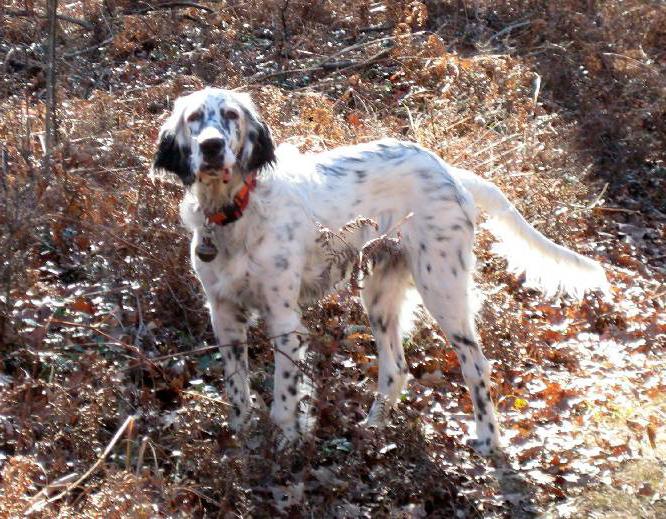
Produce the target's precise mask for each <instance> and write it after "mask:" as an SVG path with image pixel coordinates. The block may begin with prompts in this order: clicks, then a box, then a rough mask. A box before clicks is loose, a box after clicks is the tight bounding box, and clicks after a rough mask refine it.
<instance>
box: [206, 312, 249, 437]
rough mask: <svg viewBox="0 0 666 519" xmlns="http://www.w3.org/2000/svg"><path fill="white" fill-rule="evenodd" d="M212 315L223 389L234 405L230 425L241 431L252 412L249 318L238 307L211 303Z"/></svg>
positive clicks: (230, 415) (230, 414)
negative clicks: (221, 365)
mask: <svg viewBox="0 0 666 519" xmlns="http://www.w3.org/2000/svg"><path fill="white" fill-rule="evenodd" d="M210 315H211V321H212V323H213V330H214V331H215V336H216V337H217V340H218V343H219V345H220V351H221V354H222V363H223V365H224V385H225V388H226V390H227V397H228V398H229V400H230V401H231V405H232V409H231V412H230V413H229V425H230V426H231V428H232V429H233V430H234V431H238V430H239V429H240V428H241V427H242V426H243V424H244V423H245V421H246V420H247V417H248V413H249V410H250V384H249V381H248V365H247V323H246V318H245V315H244V313H243V312H242V311H241V309H240V308H238V306H237V305H235V304H233V303H230V302H227V301H220V300H215V301H212V302H211V303H210Z"/></svg>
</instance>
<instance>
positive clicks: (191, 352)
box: [150, 330, 319, 362]
mask: <svg viewBox="0 0 666 519" xmlns="http://www.w3.org/2000/svg"><path fill="white" fill-rule="evenodd" d="M295 333H297V334H299V335H309V336H313V337H318V336H319V335H318V334H317V335H315V334H313V333H309V332H299V331H296V330H294V331H292V332H287V333H281V334H279V335H275V336H272V337H268V340H269V341H274V340H275V339H278V338H279V337H282V336H283V335H292V334H295ZM249 344H250V341H236V342H230V343H227V344H215V345H213V346H202V347H201V348H195V349H193V350H188V351H178V352H176V353H168V354H166V355H160V356H159V357H152V358H151V359H150V360H151V361H153V362H155V361H159V360H167V359H175V358H176V357H187V356H190V355H200V354H201V353H206V352H207V351H213V350H217V349H220V348H231V347H232V346H242V345H249Z"/></svg>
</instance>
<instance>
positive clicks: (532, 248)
mask: <svg viewBox="0 0 666 519" xmlns="http://www.w3.org/2000/svg"><path fill="white" fill-rule="evenodd" d="M449 167H451V166H449ZM452 169H454V171H455V173H456V176H457V178H459V179H460V181H461V182H462V184H463V185H464V186H465V188H466V189H467V190H468V191H469V192H470V193H471V194H472V196H473V197H474V201H475V202H476V204H477V206H478V207H480V208H481V209H483V210H484V211H485V212H486V213H488V216H489V219H488V222H487V223H486V224H485V227H486V228H488V230H490V232H492V233H493V234H494V235H495V237H496V238H498V240H499V242H498V243H496V244H495V245H494V246H493V252H495V253H497V254H499V255H501V256H503V257H505V258H506V260H507V261H508V269H509V271H511V272H512V273H515V274H521V273H523V272H524V273H525V277H526V280H525V284H526V285H527V286H530V287H534V288H538V289H540V290H542V291H543V292H544V293H545V294H546V295H547V296H550V295H554V294H556V293H558V292H565V293H567V294H570V295H572V296H574V297H577V298H581V297H582V296H583V294H584V293H585V291H586V290H595V289H598V290H601V291H602V292H604V293H605V294H608V293H609V286H608V281H607V279H606V274H605V273H604V270H603V268H602V267H601V265H599V263H597V262H596V261H593V260H591V259H589V258H586V257H584V256H581V255H580V254H577V253H575V252H573V251H572V250H569V249H567V248H565V247H562V246H560V245H557V244H556V243H553V242H552V241H550V240H549V239H548V238H546V237H545V236H544V235H543V234H541V233H540V232H539V231H537V230H536V229H535V228H534V227H532V226H531V225H530V224H529V223H528V222H527V221H526V220H525V218H523V216H522V215H521V214H520V213H519V212H518V210H517V209H516V208H515V207H514V206H513V204H512V203H511V202H509V200H507V198H506V196H504V193H502V191H501V190H500V189H499V188H498V187H497V186H496V185H495V184H493V183H491V182H488V181H487V180H484V179H482V178H481V177H479V176H478V175H475V174H474V173H471V172H469V171H466V170H462V169H459V168H452Z"/></svg>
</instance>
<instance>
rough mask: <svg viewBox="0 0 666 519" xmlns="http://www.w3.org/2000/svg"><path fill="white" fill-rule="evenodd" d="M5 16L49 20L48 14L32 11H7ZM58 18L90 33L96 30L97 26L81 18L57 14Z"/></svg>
mask: <svg viewBox="0 0 666 519" xmlns="http://www.w3.org/2000/svg"><path fill="white" fill-rule="evenodd" d="M5 14H6V15H7V16H13V17H15V18H30V17H33V16H35V17H37V18H47V19H48V14H40V13H35V12H30V11H13V10H11V9H10V10H7V11H5ZM56 18H57V19H58V20H62V21H63V22H69V23H73V24H75V25H78V26H80V27H83V28H84V29H88V30H89V31H92V30H94V29H95V26H94V25H93V24H92V23H90V22H88V21H86V20H81V19H80V18H74V17H73V16H67V15H66V14H57V15H56Z"/></svg>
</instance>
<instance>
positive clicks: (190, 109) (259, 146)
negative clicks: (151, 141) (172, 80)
mask: <svg viewBox="0 0 666 519" xmlns="http://www.w3.org/2000/svg"><path fill="white" fill-rule="evenodd" d="M274 151H275V147H274V144H273V139H272V138H271V134H270V130H269V129H268V126H267V125H266V123H265V122H263V121H262V120H261V118H260V117H259V115H258V113H257V111H256V109H255V108H254V105H253V104H252V101H251V100H250V97H249V96H248V95H247V94H241V93H237V92H232V91H230V90H223V89H220V88H205V89H203V90H199V91H197V92H194V93H192V94H189V95H186V96H183V97H179V98H178V99H177V100H176V102H175V104H174V108H173V112H172V113H171V116H170V117H169V119H167V121H166V122H165V123H164V125H163V126H162V128H161V129H160V134H159V139H158V148H157V153H156V154H155V160H154V162H153V168H156V169H164V170H166V171H170V172H172V173H175V174H177V175H178V176H179V177H180V179H181V180H182V181H183V184H185V185H190V184H192V183H193V182H194V181H195V179H196V178H197V176H198V175H200V174H206V175H213V176H220V177H221V178H222V180H223V181H224V182H229V181H230V180H231V179H232V178H233V177H234V176H235V175H240V177H241V178H244V177H245V176H246V175H248V174H249V173H251V172H254V171H257V170H259V169H261V168H262V167H263V166H265V165H267V164H270V163H271V162H273V161H274V160H275V153H274Z"/></svg>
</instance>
